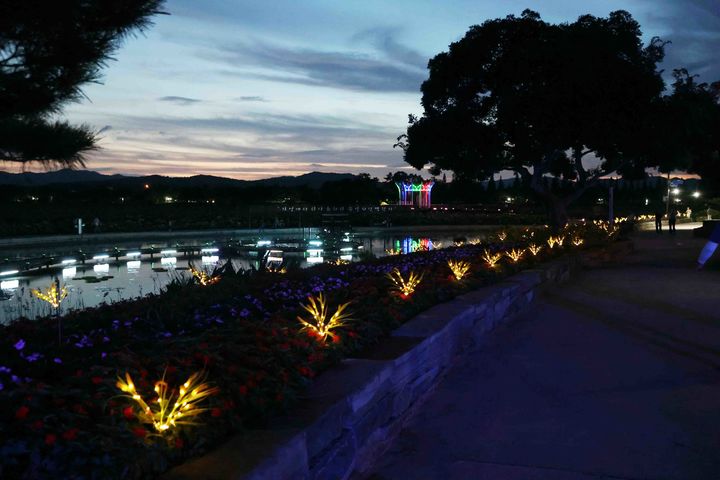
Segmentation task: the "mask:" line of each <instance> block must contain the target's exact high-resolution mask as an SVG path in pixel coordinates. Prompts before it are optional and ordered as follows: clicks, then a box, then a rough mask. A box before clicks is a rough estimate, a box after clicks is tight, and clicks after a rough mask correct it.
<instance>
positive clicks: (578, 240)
mask: <svg viewBox="0 0 720 480" xmlns="http://www.w3.org/2000/svg"><path fill="white" fill-rule="evenodd" d="M583 243H585V240H583V239H582V238H580V237H573V239H572V244H573V245H575V246H576V247H579V246H580V245H582V244H583Z"/></svg>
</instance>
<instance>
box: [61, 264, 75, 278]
mask: <svg viewBox="0 0 720 480" xmlns="http://www.w3.org/2000/svg"><path fill="white" fill-rule="evenodd" d="M75 275H77V267H66V268H63V270H62V278H63V280H70V279H73V278H75Z"/></svg>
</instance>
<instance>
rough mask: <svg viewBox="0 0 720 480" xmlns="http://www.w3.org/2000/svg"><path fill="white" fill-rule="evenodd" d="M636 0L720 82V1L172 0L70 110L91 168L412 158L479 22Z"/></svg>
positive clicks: (244, 172)
mask: <svg viewBox="0 0 720 480" xmlns="http://www.w3.org/2000/svg"><path fill="white" fill-rule="evenodd" d="M525 8H531V9H533V10H536V11H538V12H539V13H540V14H541V16H542V18H543V19H544V20H546V21H550V22H561V21H573V20H575V19H576V18H577V17H578V16H579V15H581V14H585V13H591V14H594V15H598V16H606V15H607V14H608V13H609V12H610V11H612V10H618V9H624V10H628V11H629V12H630V13H631V14H632V15H633V16H634V17H635V18H636V19H637V20H638V21H639V22H640V24H641V26H642V29H643V34H644V38H645V40H646V41H647V40H649V39H650V38H651V37H652V36H655V35H658V36H661V37H662V38H663V39H665V40H670V41H672V42H673V43H672V44H671V45H668V46H667V57H666V61H665V63H664V64H663V67H664V68H665V69H666V71H667V72H668V73H669V72H670V71H671V70H672V68H676V67H680V66H685V67H687V68H688V69H689V70H690V71H691V73H696V74H699V75H700V79H701V80H703V81H714V80H720V65H719V63H720V62H719V61H718V60H720V58H718V57H720V55H719V54H718V53H717V52H720V2H718V1H717V0H689V1H671V0H633V1H608V0H602V1H598V0H590V1H585V2H578V1H576V0H547V1H544V2H537V1H536V2H528V1H527V0H525V1H522V2H520V1H513V0H508V1H503V2H498V1H485V0H482V1H478V0H475V1H466V0H452V1H450V0H444V1H421V0H401V1H398V0H395V1H388V0H383V1H380V0H364V1H354V0H352V1H351V0H346V1H337V0H334V1H331V0H312V1H311V0H308V1H297V0H272V1H269V2H258V1H257V0H233V1H230V0H222V1H220V0H212V1H208V0H206V1H197V0H168V2H167V6H166V9H167V11H168V12H169V13H170V15H169V16H160V17H157V18H156V19H155V21H156V24H155V26H154V27H152V28H151V29H150V30H149V31H148V32H147V35H146V36H145V37H143V36H140V37H137V38H131V39H129V40H128V41H127V42H126V44H125V45H124V47H123V48H122V49H121V50H120V51H119V52H118V54H117V55H116V58H117V61H115V62H111V63H110V65H109V67H108V68H107V69H106V71H105V77H104V81H103V83H104V84H102V85H90V86H87V87H86V88H85V93H86V94H87V96H88V98H89V101H84V102H83V103H81V104H75V105H71V106H69V107H68V108H67V109H66V112H65V113H66V117H67V118H69V119H70V120H71V121H73V122H82V123H87V124H89V125H92V126H93V127H96V128H97V129H101V128H103V133H102V137H103V139H102V141H101V142H100V145H101V147H102V150H101V151H99V152H97V153H95V154H93V155H92V156H91V157H90V162H89V163H88V165H87V166H88V168H89V169H91V170H97V171H101V172H103V173H124V174H133V175H137V174H153V173H159V174H164V175H174V176H176V175H179V176H187V175H194V174H211V175H220V176H227V177H235V178H242V179H255V178H263V177H270V176H277V175H299V174H302V173H306V172H309V171H314V170H316V171H325V172H330V171H332V172H353V173H358V172H368V173H370V174H372V175H373V176H383V175H385V173H387V172H388V171H390V170H398V169H400V168H408V167H406V166H405V164H404V163H403V161H402V154H401V152H400V151H399V150H398V149H395V150H393V148H392V145H393V142H394V141H395V138H396V137H397V136H398V135H399V134H401V133H403V131H404V130H405V127H406V124H407V116H408V114H409V113H415V114H420V113H421V108H420V105H419V101H420V92H419V88H420V84H421V83H422V81H423V80H424V79H425V78H426V76H427V74H426V68H425V67H426V64H427V61H428V59H429V58H431V57H432V56H434V55H435V54H437V53H439V52H441V51H444V50H446V49H447V47H448V45H449V44H450V43H451V42H453V41H455V40H458V39H459V38H460V37H462V36H463V35H464V34H465V32H466V31H467V29H468V27H469V26H470V25H473V24H479V23H482V22H483V21H484V20H486V19H489V18H497V17H503V16H505V15H508V14H511V13H512V14H518V15H519V14H520V13H521V12H522V10H523V9H525Z"/></svg>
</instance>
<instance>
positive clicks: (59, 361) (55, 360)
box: [53, 357, 62, 363]
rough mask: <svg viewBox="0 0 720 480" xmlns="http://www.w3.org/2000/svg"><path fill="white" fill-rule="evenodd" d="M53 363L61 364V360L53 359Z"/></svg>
mask: <svg viewBox="0 0 720 480" xmlns="http://www.w3.org/2000/svg"><path fill="white" fill-rule="evenodd" d="M53 362H55V363H62V360H60V359H59V358H57V357H55V358H53Z"/></svg>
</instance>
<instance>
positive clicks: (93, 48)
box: [0, 0, 164, 167]
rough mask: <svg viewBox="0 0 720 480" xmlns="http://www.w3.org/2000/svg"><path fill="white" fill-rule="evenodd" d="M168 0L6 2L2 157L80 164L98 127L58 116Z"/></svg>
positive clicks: (1, 34) (1, 43)
mask: <svg viewBox="0 0 720 480" xmlns="http://www.w3.org/2000/svg"><path fill="white" fill-rule="evenodd" d="M163 3H164V0H62V1H47V0H3V1H2V2H0V161H5V162H17V163H21V164H23V165H24V164H27V163H30V162H38V163H40V164H44V165H48V166H49V165H61V166H66V167H75V166H82V165H83V164H84V155H85V154H86V153H87V152H89V151H92V150H94V149H95V148H96V142H97V132H95V131H94V130H93V129H92V128H91V127H88V126H86V125H71V124H70V123H68V122H67V121H63V120H59V119H58V118H57V117H58V114H60V113H61V111H62V108H63V106H65V105H66V104H67V103H69V102H74V101H78V100H79V99H81V98H82V97H83V93H82V90H81V87H82V86H83V85H84V84H87V83H89V82H98V81H99V79H100V74H101V71H102V69H103V68H104V67H105V66H106V65H107V62H108V61H109V60H110V59H111V57H112V54H113V53H114V52H115V51H116V50H117V49H118V48H119V47H120V45H121V43H122V41H123V40H124V39H125V38H126V37H127V36H128V35H130V34H132V33H133V32H137V31H143V30H144V29H146V28H147V27H148V26H149V25H150V24H151V22H150V18H151V17H152V16H153V15H156V14H158V13H161V12H160V9H161V7H162V5H163Z"/></svg>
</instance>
